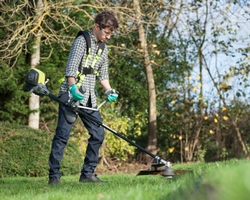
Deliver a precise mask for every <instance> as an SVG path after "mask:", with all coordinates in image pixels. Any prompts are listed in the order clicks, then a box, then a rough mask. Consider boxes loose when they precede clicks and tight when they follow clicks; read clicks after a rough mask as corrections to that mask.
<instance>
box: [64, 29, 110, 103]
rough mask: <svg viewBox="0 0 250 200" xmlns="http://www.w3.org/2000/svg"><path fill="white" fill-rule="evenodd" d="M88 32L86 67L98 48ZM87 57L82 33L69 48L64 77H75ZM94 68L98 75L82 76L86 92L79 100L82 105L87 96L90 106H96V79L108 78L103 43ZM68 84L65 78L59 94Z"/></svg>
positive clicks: (106, 57)
mask: <svg viewBox="0 0 250 200" xmlns="http://www.w3.org/2000/svg"><path fill="white" fill-rule="evenodd" d="M89 34H90V40H91V52H89V53H91V60H90V61H89V62H88V67H90V66H91V64H92V62H93V60H94V57H95V55H96V52H97V49H98V43H97V40H96V38H95V36H94V35H93V32H92V31H89ZM86 58H87V43H86V40H85V38H84V36H83V35H81V36H79V37H77V38H76V39H75V40H74V42H73V44H72V46H71V49H70V54H69V58H68V62H67V65H66V69H65V77H68V76H72V77H76V74H77V71H79V72H81V71H82V68H83V67H84V65H85V60H86ZM94 70H97V71H98V76H96V75H94V74H87V75H86V76H85V77H84V80H83V83H82V85H83V86H84V87H85V88H86V93H84V97H85V98H84V100H83V101H81V104H82V105H83V106H85V105H86V103H87V101H88V99H89V97H90V98H91V103H92V107H96V106H97V103H96V96H95V84H96V80H98V81H99V82H100V81H102V80H104V79H109V74H108V50H107V45H105V48H104V50H103V53H102V55H101V57H100V58H99V60H98V61H97V62H96V64H95V66H94ZM68 90H69V86H68V82H67V78H65V80H64V81H63V82H62V85H61V88H60V92H59V95H60V94H62V93H64V92H66V91H68Z"/></svg>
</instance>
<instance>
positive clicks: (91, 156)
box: [79, 110, 104, 182]
mask: <svg viewBox="0 0 250 200" xmlns="http://www.w3.org/2000/svg"><path fill="white" fill-rule="evenodd" d="M84 112H85V113H87V114H88V115H91V116H92V117H94V118H95V119H97V120H98V121H99V122H102V118H101V115H100V113H99V111H89V110H85V111H84ZM79 116H80V117H81V119H82V121H83V123H84V125H85V127H86V128H87V130H88V131H89V134H90V138H89V139H88V146H87V149H86V156H85V159H84V164H83V168H82V170H81V177H80V181H83V182H84V179H85V178H87V177H90V181H91V182H92V181H93V182H98V180H99V179H98V178H96V177H95V176H94V175H93V173H94V170H95V168H96V166H97V164H98V155H99V149H100V147H101V145H102V143H103V140H104V129H103V127H102V126H98V125H97V124H96V123H95V122H93V121H91V120H90V119H88V118H87V117H83V116H81V114H79ZM99 181H100V180H99ZM87 182H88V181H87Z"/></svg>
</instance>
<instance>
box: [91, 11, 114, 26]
mask: <svg viewBox="0 0 250 200" xmlns="http://www.w3.org/2000/svg"><path fill="white" fill-rule="evenodd" d="M95 23H96V24H99V26H100V27H101V28H109V29H110V30H111V31H114V30H115V29H117V28H118V22H117V19H116V17H115V15H114V13H113V12H111V11H107V10H106V11H103V12H101V13H99V14H98V15H96V17H95Z"/></svg>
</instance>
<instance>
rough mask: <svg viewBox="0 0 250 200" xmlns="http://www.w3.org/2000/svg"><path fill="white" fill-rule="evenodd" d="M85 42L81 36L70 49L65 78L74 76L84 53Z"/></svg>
mask: <svg viewBox="0 0 250 200" xmlns="http://www.w3.org/2000/svg"><path fill="white" fill-rule="evenodd" d="M86 46H87V45H86V41H85V39H84V37H83V36H79V37H77V38H76V39H75V40H74V42H73V44H72V46H71V49H70V53H69V58H68V62H67V65H66V70H65V76H66V77H68V76H73V77H75V76H76V72H77V70H78V68H79V66H80V64H81V60H82V57H83V55H84V53H85V51H86Z"/></svg>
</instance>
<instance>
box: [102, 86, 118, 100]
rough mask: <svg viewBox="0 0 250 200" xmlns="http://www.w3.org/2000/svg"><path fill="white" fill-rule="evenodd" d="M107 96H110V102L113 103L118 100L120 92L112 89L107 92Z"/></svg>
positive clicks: (108, 98)
mask: <svg viewBox="0 0 250 200" xmlns="http://www.w3.org/2000/svg"><path fill="white" fill-rule="evenodd" d="M105 94H106V95H107V96H108V97H107V100H108V102H113V101H116V99H117V98H118V94H119V92H118V91H117V90H115V89H112V88H110V89H108V90H106V92H105Z"/></svg>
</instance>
